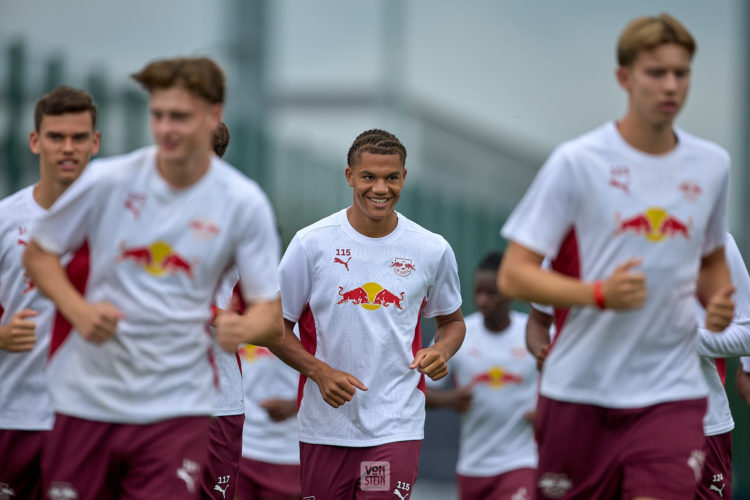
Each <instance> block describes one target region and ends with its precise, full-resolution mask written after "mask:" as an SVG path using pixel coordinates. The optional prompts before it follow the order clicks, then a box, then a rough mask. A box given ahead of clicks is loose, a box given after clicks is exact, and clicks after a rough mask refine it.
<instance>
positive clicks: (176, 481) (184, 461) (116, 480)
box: [42, 415, 209, 500]
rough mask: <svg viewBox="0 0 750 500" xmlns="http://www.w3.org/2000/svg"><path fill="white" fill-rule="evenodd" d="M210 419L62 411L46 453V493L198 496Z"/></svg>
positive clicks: (102, 497)
mask: <svg viewBox="0 0 750 500" xmlns="http://www.w3.org/2000/svg"><path fill="white" fill-rule="evenodd" d="M208 421H209V417H207V416H206V417H183V418H173V419H169V420H162V421H161V422H156V423H153V424H114V423H109V422H97V421H93V420H84V419H80V418H75V417H71V416H68V415H57V416H56V418H55V426H54V428H53V429H52V431H51V433H50V434H49V437H48V439H47V442H46V443H45V450H44V455H43V456H42V487H43V491H44V494H45V495H46V496H45V498H49V499H50V500H57V499H60V498H75V499H76V500H107V499H118V500H126V499H127V500H130V499H133V500H135V499H144V498H159V499H170V500H171V499H174V500H182V499H190V498H198V491H199V489H200V479H201V468H202V466H203V463H204V462H205V461H206V449H207V448H208Z"/></svg>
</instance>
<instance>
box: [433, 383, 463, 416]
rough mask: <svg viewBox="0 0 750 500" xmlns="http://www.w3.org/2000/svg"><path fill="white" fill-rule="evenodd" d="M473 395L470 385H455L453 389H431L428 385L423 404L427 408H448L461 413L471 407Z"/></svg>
mask: <svg viewBox="0 0 750 500" xmlns="http://www.w3.org/2000/svg"><path fill="white" fill-rule="evenodd" d="M473 397H474V396H473V387H472V386H470V385H467V386H464V387H456V388H455V389H431V388H430V387H428V388H427V389H426V390H425V406H426V407H427V408H450V409H452V410H455V411H457V412H459V413H463V412H465V411H467V410H468V409H469V408H470V407H471V400H472V398H473Z"/></svg>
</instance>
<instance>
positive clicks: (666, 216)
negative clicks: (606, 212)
mask: <svg viewBox="0 0 750 500" xmlns="http://www.w3.org/2000/svg"><path fill="white" fill-rule="evenodd" d="M615 224H616V226H617V229H615V234H623V233H635V234H636V235H638V236H643V237H645V238H646V239H647V240H648V241H651V242H653V243H658V242H660V241H663V240H664V239H666V238H678V237H682V238H685V239H686V240H689V239H690V230H691V228H692V226H693V218H692V217H690V218H688V220H687V222H685V221H682V220H680V219H678V218H677V217H675V216H674V215H672V214H670V213H669V212H667V211H666V210H664V209H663V208H660V207H650V208H648V209H646V210H645V211H644V212H643V213H640V214H636V215H633V216H632V217H626V218H624V219H623V218H622V217H621V216H620V214H619V213H618V214H615Z"/></svg>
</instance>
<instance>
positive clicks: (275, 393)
mask: <svg viewBox="0 0 750 500" xmlns="http://www.w3.org/2000/svg"><path fill="white" fill-rule="evenodd" d="M240 359H241V360H242V379H243V381H244V384H245V388H244V389H245V426H244V430H243V433H242V441H241V442H242V458H241V459H240V476H239V479H238V482H237V498H238V499H239V500H263V499H275V500H295V499H299V498H301V493H302V487H301V485H300V466H299V440H298V437H297V436H298V433H297V418H296V415H297V385H298V383H299V374H298V373H297V372H296V371H294V370H293V369H292V368H291V367H289V366H287V365H286V364H284V362H282V361H281V360H280V359H279V358H277V357H276V356H274V355H273V353H272V352H271V351H269V350H268V349H266V348H265V347H258V346H254V345H250V344H248V345H245V346H243V347H241V348H240Z"/></svg>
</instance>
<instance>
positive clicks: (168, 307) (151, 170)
mask: <svg viewBox="0 0 750 500" xmlns="http://www.w3.org/2000/svg"><path fill="white" fill-rule="evenodd" d="M31 237H32V238H33V239H34V241H36V242H37V243H38V244H39V245H40V246H41V247H42V248H43V249H45V250H46V251H48V252H51V253H56V254H61V253H64V252H67V251H72V250H76V249H80V248H86V247H88V248H90V254H89V255H90V256H89V267H88V275H87V276H86V277H85V278H86V279H80V278H79V277H74V279H73V281H74V282H75V281H76V280H79V281H81V282H83V283H85V294H84V295H85V298H86V300H87V301H88V302H90V303H96V302H108V303H111V304H113V305H114V306H115V307H117V308H118V309H119V310H120V311H121V312H122V313H123V318H122V319H121V320H120V321H119V323H118V326H117V332H116V334H115V336H114V337H113V338H112V339H109V340H107V341H106V342H103V343H101V344H99V345H97V344H93V343H90V342H87V341H85V340H84V339H83V338H82V337H81V336H80V335H76V334H73V335H70V334H69V333H70V332H69V330H68V331H58V330H57V329H56V330H55V331H53V337H52V346H51V358H50V362H49V374H50V388H51V392H52V404H53V407H54V408H55V410H56V411H57V412H58V413H62V414H66V415H72V416H75V417H80V418H85V419H89V420H99V421H106V422H119V423H148V422H154V421H158V420H162V419H166V418H174V417H179V416H186V415H210V414H212V413H213V412H214V409H215V408H214V405H215V396H216V391H215V381H214V377H215V376H214V372H213V368H212V366H211V363H210V358H211V356H210V355H209V353H210V351H209V350H210V348H211V338H210V333H209V331H208V321H209V319H210V317H211V305H212V303H213V300H214V295H215V292H216V290H217V287H218V285H219V279H220V277H221V276H222V274H223V273H224V272H225V271H226V270H227V269H228V268H229V267H230V266H231V265H233V264H234V265H236V266H237V268H238V272H239V275H240V282H241V287H242V293H243V295H244V298H245V300H246V301H248V302H250V301H253V300H264V299H273V298H275V297H277V296H278V282H277V277H276V267H277V259H278V255H279V239H278V234H277V231H276V227H275V222H274V219H273V213H272V210H271V207H270V204H269V202H268V199H267V198H266V196H265V194H264V193H263V192H262V191H261V189H260V188H259V187H258V186H257V184H255V182H253V181H251V180H249V179H247V178H246V177H244V176H243V175H242V174H240V173H239V172H237V171H236V170H235V169H233V168H232V167H231V166H229V165H228V164H226V163H224V162H223V161H222V160H219V159H218V158H213V159H212V160H211V165H210V168H209V169H208V171H207V172H206V173H205V174H204V175H203V176H202V177H201V178H200V179H199V180H198V181H197V182H196V183H195V184H193V185H192V186H190V187H188V188H185V189H177V188H174V187H172V186H170V185H169V184H168V183H167V182H166V180H165V179H164V178H163V177H162V176H161V174H160V173H159V171H158V168H157V165H156V148H154V147H149V148H144V149H140V150H137V151H135V152H133V153H130V154H128V155H124V156H118V157H113V158H109V159H106V160H97V161H94V162H92V163H91V164H90V165H89V166H88V167H87V168H86V170H85V172H84V173H83V175H82V176H81V177H80V178H79V179H78V180H77V181H76V182H75V183H74V184H73V185H72V186H71V187H70V188H68V189H67V190H66V191H65V193H64V194H63V195H62V196H61V197H60V198H59V199H58V200H57V202H56V203H55V204H54V205H53V206H52V207H51V209H50V211H49V213H48V214H47V215H45V216H43V217H41V218H40V219H38V221H37V223H36V224H35V225H34V226H33V228H32V230H31ZM79 254H80V253H79V252H77V253H76V256H77V255H79ZM75 259H76V257H74V260H75Z"/></svg>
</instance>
